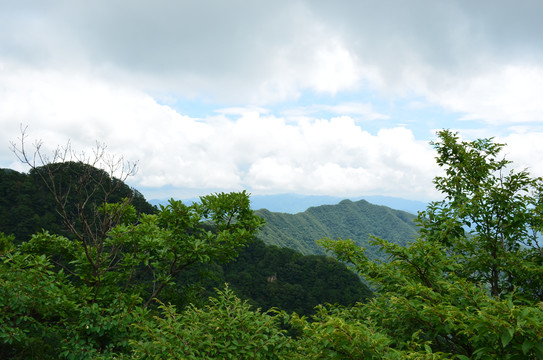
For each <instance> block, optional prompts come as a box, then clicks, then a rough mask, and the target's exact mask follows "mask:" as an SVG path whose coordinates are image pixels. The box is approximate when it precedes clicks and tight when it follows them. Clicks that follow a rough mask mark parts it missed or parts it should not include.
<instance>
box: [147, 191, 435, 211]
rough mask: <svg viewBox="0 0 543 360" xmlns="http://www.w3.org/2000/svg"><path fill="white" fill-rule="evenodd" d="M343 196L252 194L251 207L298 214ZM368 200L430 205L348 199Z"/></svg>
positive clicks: (403, 206) (416, 205) (392, 202)
mask: <svg viewBox="0 0 543 360" xmlns="http://www.w3.org/2000/svg"><path fill="white" fill-rule="evenodd" d="M344 199H345V198H343V197H337V196H319V195H299V194H278V195H251V207H252V208H253V209H254V210H258V209H267V210H269V211H273V212H282V213H288V214H296V213H299V212H302V211H305V210H307V209H308V208H310V207H312V206H320V205H335V204H337V203H339V202H340V201H341V200H344ZM362 199H364V200H367V201H369V202H370V203H372V204H375V205H384V206H388V207H389V208H392V209H397V210H403V211H407V212H409V213H411V214H417V213H418V212H419V211H422V210H424V209H426V206H427V205H428V204H427V203H425V202H422V201H415V200H406V199H401V198H395V197H390V196H357V197H349V198H348V200H351V201H358V200H362ZM182 200H183V202H186V203H191V202H194V201H198V198H189V199H182ZM149 202H150V203H151V204H152V205H155V206H157V207H158V206H159V205H166V204H167V203H168V199H152V200H149Z"/></svg>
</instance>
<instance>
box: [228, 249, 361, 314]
mask: <svg viewBox="0 0 543 360" xmlns="http://www.w3.org/2000/svg"><path fill="white" fill-rule="evenodd" d="M223 269H224V270H223V277H222V279H223V281H226V282H228V283H229V284H230V286H231V287H232V289H234V290H235V291H236V293H238V294H239V295H241V296H243V297H245V298H248V299H250V301H251V303H252V304H254V305H256V306H257V307H260V308H263V309H269V308H272V307H277V308H279V309H281V310H285V311H287V312H293V311H295V312H297V313H298V314H300V315H309V314H312V313H313V312H314V308H315V306H317V305H319V304H324V303H331V304H335V303H337V304H340V305H352V304H354V303H355V302H357V301H364V300H365V299H366V298H368V297H371V294H372V292H371V290H370V289H369V288H368V287H367V286H366V285H365V284H364V283H362V281H361V280H360V278H359V277H358V276H357V275H356V274H354V273H353V272H352V271H350V270H349V269H347V267H346V266H345V265H344V264H342V263H340V262H338V261H337V260H335V259H334V258H332V257H327V256H324V255H302V254H300V253H299V252H297V251H294V250H292V249H287V248H278V247H276V246H268V245H266V244H264V243H263V242H262V241H261V240H256V241H254V242H253V243H252V244H250V245H249V246H248V247H246V248H245V249H243V250H242V251H241V252H240V255H239V257H238V258H236V259H235V260H233V261H232V262H230V263H229V264H227V265H225V266H224V267H223Z"/></svg>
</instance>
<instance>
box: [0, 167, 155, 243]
mask: <svg viewBox="0 0 543 360" xmlns="http://www.w3.org/2000/svg"><path fill="white" fill-rule="evenodd" d="M49 170H50V171H52V174H54V176H55V180H54V181H55V182H54V186H55V189H57V190H58V191H59V192H60V193H61V195H62V200H63V201H64V202H65V203H66V205H67V207H66V210H67V212H68V214H67V215H69V217H70V218H71V219H72V220H75V218H77V216H75V215H76V214H77V211H78V210H77V206H76V203H77V201H78V199H79V198H80V196H86V195H90V196H89V198H88V199H86V200H88V201H86V203H85V212H86V213H85V214H86V216H87V217H89V218H94V217H96V216H97V215H98V214H99V213H97V212H96V210H97V208H98V207H100V206H102V204H103V202H104V197H105V194H106V192H107V191H111V190H114V191H112V193H111V194H110V196H108V199H107V201H108V202H109V203H110V204H114V203H119V202H121V201H122V200H123V199H130V203H131V204H132V206H134V208H135V210H136V212H137V214H142V213H145V214H154V213H156V212H157V209H156V208H155V207H153V206H152V205H151V204H149V203H148V202H147V201H146V200H145V198H144V197H143V195H142V194H141V193H140V192H138V191H137V190H135V189H131V188H130V187H129V186H128V185H126V184H124V183H123V182H121V181H120V180H118V179H111V178H110V177H109V175H108V174H107V173H106V172H104V171H103V170H100V169H96V168H93V167H91V166H89V165H85V164H82V163H76V162H66V163H57V164H50V165H48V166H45V167H38V168H35V169H34V170H32V171H30V173H29V174H23V173H19V172H17V171H14V170H10V169H0V231H3V232H4V233H6V234H13V235H14V236H15V243H21V242H23V241H26V240H27V239H29V238H30V236H31V235H33V234H35V233H37V232H39V231H41V230H43V229H45V230H48V231H50V232H51V233H54V234H59V235H63V236H67V237H73V234H72V233H71V232H70V231H69V230H68V229H67V227H66V225H65V224H64V220H63V218H62V216H61V214H60V210H59V208H58V204H57V202H56V200H55V197H54V196H53V194H51V192H50V190H49V189H48V188H47V185H46V184H45V183H44V181H43V180H42V179H41V178H40V176H39V174H38V173H40V172H41V173H46V172H47V171H49ZM80 173H83V174H85V175H84V176H82V177H81V176H79V174H80ZM79 183H82V184H86V185H85V187H81V188H80V189H79V191H80V194H78V193H77V191H75V187H74V184H79ZM50 184H51V182H50ZM70 189H72V190H71V191H69V190H70ZM94 223H96V222H94ZM74 224H75V221H74Z"/></svg>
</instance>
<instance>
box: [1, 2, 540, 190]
mask: <svg viewBox="0 0 543 360" xmlns="http://www.w3.org/2000/svg"><path fill="white" fill-rule="evenodd" d="M542 11H543V3H540V2H535V1H526V2H521V3H519V2H516V3H513V2H506V1H477V2H458V1H439V2H436V1H412V2H406V1H401V0H391V1H387V2H367V1H363V2H361V1H354V0H352V1H341V2H330V1H318V0H317V1H304V0H300V1H284V0H283V1H281V0H279V1H273V2H270V1H263V0H262V1H230V2H228V3H226V2H223V1H218V0H215V1H206V2H188V1H166V0H159V1H155V2H153V3H150V2H145V1H140V0H137V1H127V0H114V1H110V2H108V3H107V4H106V3H100V2H73V1H68V0H60V1H56V2H54V3H52V4H47V6H46V5H44V4H43V3H42V2H41V1H32V0H29V1H18V2H3V3H2V4H1V5H0V84H1V85H0V124H1V126H2V132H0V142H1V144H6V146H5V148H2V149H0V161H1V162H2V164H8V165H9V166H10V167H17V166H19V165H17V164H16V162H14V161H13V155H12V154H10V153H9V150H8V149H7V144H8V143H9V141H10V140H13V139H14V138H16V137H17V134H19V127H20V124H24V125H26V124H28V125H29V131H30V133H31V134H32V136H34V137H36V138H41V139H44V141H45V144H47V145H49V144H51V145H52V146H56V145H57V144H64V143H65V142H66V141H67V139H68V138H69V139H71V140H72V143H73V144H74V146H76V147H79V148H89V147H90V146H92V145H93V144H94V142H95V141H96V140H98V141H101V142H105V143H107V144H108V145H109V147H110V149H111V150H112V151H113V152H115V153H120V154H123V155H125V156H126V157H127V158H130V159H138V160H140V164H141V171H140V173H139V174H138V176H137V177H136V178H135V179H134V185H137V186H142V187H146V188H151V187H169V186H173V187H178V188H189V189H218V188H221V189H241V188H250V189H254V190H255V191H258V192H262V193H273V192H285V191H292V192H302V193H308V194H310V193H319V194H342V195H348V194H354V195H360V194H370V193H380V194H383V193H387V194H389V195H392V194H396V195H401V196H404V197H410V198H416V197H420V198H432V197H434V196H435V194H434V193H433V190H432V188H433V186H432V184H431V178H432V177H433V174H435V173H436V171H437V170H436V169H435V165H434V160H433V155H432V151H431V149H430V148H429V146H428V144H427V141H428V140H429V139H428V136H430V135H427V134H428V133H430V131H429V129H430V127H429V126H431V128H438V127H439V126H441V125H442V124H443V123H442V122H440V120H439V118H438V119H437V120H430V119H429V118H428V116H430V115H432V116H433V115H435V114H437V115H438V116H442V115H443V114H445V115H447V125H449V124H452V125H451V127H456V128H463V129H466V131H468V132H469V133H470V134H477V136H481V137H488V136H492V135H494V134H498V135H499V136H500V138H503V139H505V140H506V142H508V143H509V144H510V150H509V151H510V152H511V155H512V156H514V157H515V159H518V161H519V162H520V163H522V164H527V166H528V165H529V164H532V168H534V169H537V171H538V172H539V171H541V170H539V167H538V165H537V164H538V163H543V162H542V161H540V160H541V159H539V160H537V159H538V158H537V153H534V152H531V151H530V150H531V149H538V148H539V142H538V137H539V136H540V135H541V129H540V128H539V127H538V126H539V124H541V120H542V118H541V117H542V114H543V108H542V105H541V101H540V99H541V98H542V96H543V87H542V84H543V47H542V46H541V40H540V36H539V34H541V33H543V22H541V21H540V19H539V14H540V13H541V12H542ZM157 99H168V101H165V103H166V105H164V104H162V105H161V104H159V103H158V102H157ZM298 101H299V102H298ZM402 102H405V103H408V104H411V105H412V106H410V107H409V106H406V107H403V108H402V107H401V106H400V105H399V104H401V103H402ZM194 103H198V104H205V109H206V111H204V113H202V112H200V113H198V115H194V116H193V117H191V116H188V115H187V114H189V113H190V111H188V110H186V109H183V106H182V105H179V104H189V105H190V104H194ZM168 104H169V105H168ZM417 104H418V105H417ZM436 108H439V111H436V110H435V109H436ZM425 109H426V110H425ZM424 111H426V112H424ZM451 114H453V115H451ZM452 118H454V119H452ZM459 118H462V119H463V122H460V123H459V122H457V121H456V120H457V119H459ZM451 119H452V120H451ZM399 123H401V124H409V126H411V128H406V127H403V126H397V125H396V126H394V125H392V124H399ZM427 124H429V125H427ZM406 126H407V125H406ZM424 126H427V128H424ZM419 128H423V129H422V130H420V129H419ZM379 129H380V130H379ZM522 129H524V130H522ZM414 133H415V134H417V136H418V138H415V136H414V135H413V134H414ZM420 134H424V136H421V135H420ZM421 137H422V138H421ZM534 159H536V160H534ZM534 161H536V163H535V164H536V165H534ZM537 161H538V162H537Z"/></svg>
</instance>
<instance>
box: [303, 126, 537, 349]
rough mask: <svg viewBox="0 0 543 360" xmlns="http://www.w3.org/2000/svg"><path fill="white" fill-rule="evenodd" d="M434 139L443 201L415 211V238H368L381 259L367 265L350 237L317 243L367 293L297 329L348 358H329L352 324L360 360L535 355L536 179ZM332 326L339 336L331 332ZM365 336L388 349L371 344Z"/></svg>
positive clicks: (484, 145) (448, 136)
mask: <svg viewBox="0 0 543 360" xmlns="http://www.w3.org/2000/svg"><path fill="white" fill-rule="evenodd" d="M439 136H440V139H441V140H440V141H439V142H437V143H435V146H436V149H437V151H438V158H437V159H438V164H439V165H441V166H443V167H444V168H445V170H446V176H443V177H438V178H436V180H435V183H436V187H437V188H438V189H439V190H441V191H442V192H443V193H444V194H445V196H446V198H445V200H444V201H442V202H439V203H434V204H432V205H431V206H429V207H428V209H427V210H426V211H425V212H423V213H421V214H420V215H419V219H418V221H419V223H420V237H419V238H418V239H416V240H415V241H413V242H412V243H410V244H409V245H408V246H406V247H402V246H398V245H397V244H394V243H391V242H388V241H385V240H382V239H378V238H374V240H373V241H372V245H374V246H376V247H378V248H379V249H380V251H383V252H384V253H385V254H386V256H387V257H388V259H389V261H387V262H381V261H372V260H371V259H370V258H369V256H367V255H366V254H365V251H364V249H362V248H360V247H359V246H357V245H356V244H355V243H354V242H353V241H351V240H338V241H333V240H330V239H323V240H321V241H320V244H321V245H322V246H323V247H324V248H325V249H327V250H328V251H332V252H333V253H335V254H336V255H337V256H338V258H339V259H340V260H342V261H346V262H349V263H351V264H353V266H354V267H355V268H356V270H358V271H359V272H360V273H361V274H363V275H364V277H365V278H366V279H367V280H368V281H369V282H370V283H371V284H372V286H373V287H374V288H375V289H376V296H375V297H374V298H373V299H372V300H371V301H370V302H368V303H366V304H358V305H356V306H354V307H352V308H350V309H347V310H342V311H339V312H336V313H331V314H330V313H324V314H325V317H323V320H319V321H316V322H315V323H308V324H304V323H303V322H301V324H302V325H298V326H301V327H302V328H303V329H304V331H305V332H306V334H307V336H308V337H311V338H314V339H316V340H315V342H316V343H317V344H320V343H321V341H328V342H329V343H330V344H331V347H332V350H330V349H329V348H327V349H326V351H334V352H333V354H336V353H340V350H341V351H344V354H348V356H346V357H342V356H339V357H338V358H349V357H350V356H351V354H352V351H354V350H353V349H352V346H353V344H352V342H345V341H344V340H345V337H347V338H348V339H353V341H354V339H356V338H355V337H354V336H353V335H352V334H351V333H350V332H349V331H350V330H348V329H351V328H353V327H360V328H361V329H360V330H357V331H354V333H355V334H356V335H360V334H363V333H364V332H365V331H366V332H367V331H368V330H367V329H370V330H371V331H370V333H371V334H373V336H374V338H370V337H368V338H366V339H360V338H358V339H359V340H358V341H359V343H357V344H356V345H354V348H355V349H356V350H357V351H358V350H360V349H365V348H370V350H368V351H370V352H369V353H367V354H364V357H367V358H371V357H376V358H381V357H383V358H387V357H389V356H391V357H392V358H394V356H399V358H408V356H411V357H413V356H414V357H415V358H429V356H430V355H431V356H432V358H457V359H538V358H542V357H543V303H542V302H541V300H542V299H541V291H542V289H543V283H542V281H543V280H542V279H543V278H542V277H541V272H542V271H543V268H542V262H541V261H542V260H541V259H542V256H541V255H542V253H541V248H540V247H539V243H538V238H539V237H540V236H541V229H542V216H541V208H542V203H541V200H542V196H541V189H542V187H541V179H540V178H535V179H533V178H531V177H530V176H529V174H528V173H527V172H526V171H521V172H518V173H517V172H514V171H512V170H511V171H508V172H507V171H506V170H507V168H506V166H507V165H509V162H508V161H506V160H498V159H497V156H498V153H499V150H500V149H501V148H502V145H499V144H494V143H493V142H492V141H491V140H490V139H486V140H477V141H474V142H461V141H460V140H459V139H458V137H457V135H455V134H452V133H450V132H449V131H442V132H440V133H439ZM506 173H507V175H506ZM342 322H344V323H346V325H345V326H344V327H345V329H347V330H345V331H343V330H342V333H338V332H337V329H338V328H340V327H339V325H338V324H342ZM299 323H300V322H299ZM342 329H343V328H342ZM336 333H338V334H340V335H341V336H343V338H342V337H341V336H340V337H339V338H337V336H336ZM342 334H348V335H342ZM375 337H377V338H378V339H381V342H380V343H379V344H381V345H383V346H386V347H387V348H388V349H390V350H387V348H377V347H373V348H372V347H371V346H373V345H372V344H374V342H375ZM342 341H343V342H342ZM345 344H347V345H348V346H351V347H348V346H347V345H345ZM313 347H316V348H317V349H318V346H317V345H313ZM338 349H339V350H338ZM385 350H386V352H385V353H382V352H383V351H385ZM320 351H323V350H322V349H321V350H320ZM358 355H360V354H358ZM334 356H336V355H334ZM332 357H333V356H332Z"/></svg>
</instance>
